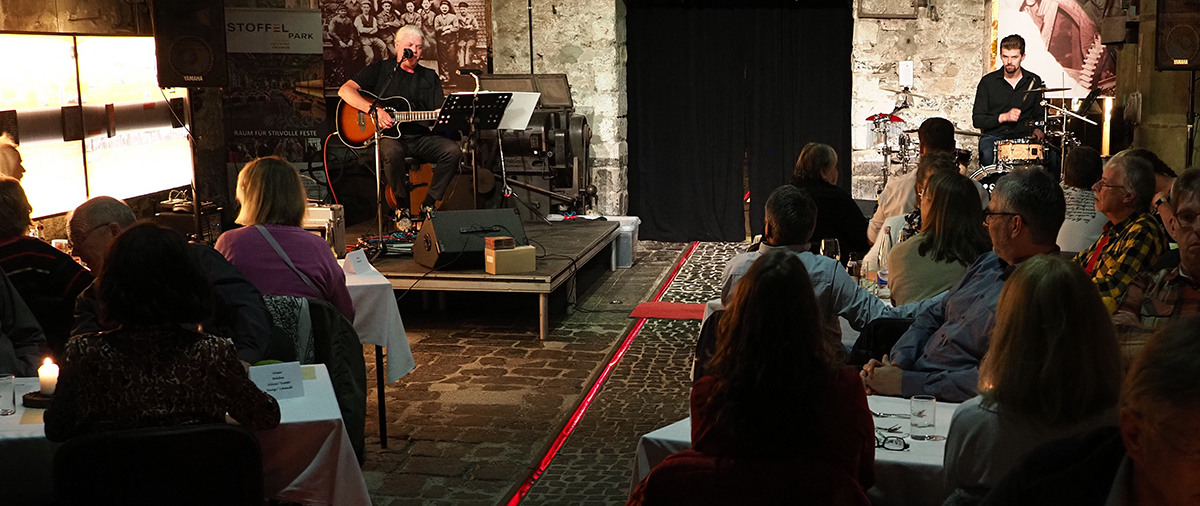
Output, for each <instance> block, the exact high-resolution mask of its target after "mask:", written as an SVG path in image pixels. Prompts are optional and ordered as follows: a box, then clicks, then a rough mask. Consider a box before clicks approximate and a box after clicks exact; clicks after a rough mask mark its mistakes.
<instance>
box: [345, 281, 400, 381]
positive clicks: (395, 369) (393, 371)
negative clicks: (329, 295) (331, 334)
mask: <svg viewBox="0 0 1200 506" xmlns="http://www.w3.org/2000/svg"><path fill="white" fill-rule="evenodd" d="M341 262H342V260H338V263H341ZM346 288H347V289H349V291H350V299H351V300H353V301H354V330H355V332H358V339H359V341H362V343H363V344H374V345H377V346H384V347H387V357H388V360H387V380H388V383H391V382H393V381H396V380H399V379H400V378H403V377H404V375H405V374H408V373H410V372H412V370H413V368H414V367H416V365H417V364H416V362H415V361H413V356H412V350H411V349H410V348H409V347H408V334H406V333H405V332H404V322H402V321H400V308H399V307H397V306H396V295H395V293H393V292H392V282H391V281H388V280H387V278H385V277H383V274H381V273H380V272H379V271H377V270H375V268H374V267H372V268H371V271H370V272H366V273H357V274H350V273H346Z"/></svg>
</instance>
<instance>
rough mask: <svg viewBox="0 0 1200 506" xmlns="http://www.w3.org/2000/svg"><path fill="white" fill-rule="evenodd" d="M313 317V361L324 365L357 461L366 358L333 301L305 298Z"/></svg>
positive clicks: (360, 453) (362, 453)
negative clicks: (331, 302) (314, 359)
mask: <svg viewBox="0 0 1200 506" xmlns="http://www.w3.org/2000/svg"><path fill="white" fill-rule="evenodd" d="M308 310H309V315H310V317H311V319H312V347H313V350H314V353H315V358H316V362H317V363H318V364H325V367H326V368H327V369H328V370H329V380H330V381H331V382H333V393H334V395H335V396H337V401H338V407H339V408H341V411H342V422H343V423H345V424H346V434H347V435H348V436H350V445H351V446H353V447H354V454H355V455H356V456H357V457H358V463H359V464H362V463H363V461H364V459H365V458H366V453H365V452H366V443H365V441H366V424H367V359H366V357H364V356H363V345H362V341H359V339H358V333H357V332H355V331H354V325H353V324H351V323H350V320H347V319H346V317H345V316H343V315H342V312H341V311H338V309H337V308H335V307H333V305H332V304H330V303H328V302H326V301H323V300H320V299H308Z"/></svg>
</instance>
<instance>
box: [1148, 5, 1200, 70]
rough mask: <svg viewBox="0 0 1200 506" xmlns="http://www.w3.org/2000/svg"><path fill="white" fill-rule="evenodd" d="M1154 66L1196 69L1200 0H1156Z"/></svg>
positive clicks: (1199, 46)
mask: <svg viewBox="0 0 1200 506" xmlns="http://www.w3.org/2000/svg"><path fill="white" fill-rule="evenodd" d="M1157 8H1158V24H1157V26H1156V27H1155V29H1154V31H1155V35H1154V68H1156V69H1158V70H1200V0H1158V7H1157Z"/></svg>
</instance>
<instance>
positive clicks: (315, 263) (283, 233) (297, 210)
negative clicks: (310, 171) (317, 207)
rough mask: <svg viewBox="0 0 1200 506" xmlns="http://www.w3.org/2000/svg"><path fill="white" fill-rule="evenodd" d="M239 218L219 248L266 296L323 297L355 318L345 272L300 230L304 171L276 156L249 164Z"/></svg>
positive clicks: (240, 189) (240, 188) (242, 177)
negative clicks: (302, 175) (238, 225)
mask: <svg viewBox="0 0 1200 506" xmlns="http://www.w3.org/2000/svg"><path fill="white" fill-rule="evenodd" d="M237 199H238V202H240V203H241V204H242V210H241V212H239V213H238V217H237V219H236V220H235V221H236V222H237V223H239V224H241V225H244V227H243V228H240V229H236V230H229V231H227V232H225V233H223V234H221V237H219V238H217V244H216V248H217V251H220V252H221V254H222V255H225V258H226V259H228V260H229V263H231V264H233V265H234V267H237V268H238V270H240V271H242V272H243V273H245V274H246V277H247V278H249V279H250V281H251V282H253V283H254V285H255V286H257V287H258V290H259V291H260V292H262V293H263V295H287V296H291V297H300V298H309V299H321V300H324V301H327V302H329V303H330V304H332V305H333V306H334V307H336V308H337V309H338V311H340V312H341V313H342V316H345V317H346V319H347V320H349V321H351V322H353V321H354V303H353V302H351V301H350V292H349V291H348V290H347V289H346V273H345V272H344V271H342V268H341V267H340V266H339V265H338V263H337V258H336V257H335V256H334V255H333V252H332V251H331V250H330V249H329V244H328V243H326V242H325V240H324V239H321V238H320V237H317V236H316V235H313V234H311V233H309V232H308V231H306V230H304V229H303V228H301V224H302V223H303V221H304V213H305V211H306V209H307V197H306V193H305V191H304V185H303V183H301V182H300V174H299V173H298V172H296V169H295V168H293V167H292V164H290V163H288V161H287V160H284V159H283V158H279V157H276V156H271V157H266V158H258V159H255V160H251V161H250V163H247V164H246V166H245V168H243V169H242V172H241V174H239V175H238V181H237Z"/></svg>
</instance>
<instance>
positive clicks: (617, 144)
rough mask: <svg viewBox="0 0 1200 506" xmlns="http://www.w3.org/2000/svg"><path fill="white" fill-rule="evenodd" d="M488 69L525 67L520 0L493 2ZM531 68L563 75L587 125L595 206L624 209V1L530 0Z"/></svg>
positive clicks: (525, 19) (525, 12)
mask: <svg viewBox="0 0 1200 506" xmlns="http://www.w3.org/2000/svg"><path fill="white" fill-rule="evenodd" d="M492 30H493V39H492V40H493V41H494V42H493V43H494V47H493V60H492V61H493V70H494V72H495V73H497V74H525V73H529V71H530V65H529V8H528V3H527V2H524V1H493V2H492ZM533 50H534V57H533V58H534V61H533V68H534V72H536V73H539V74H566V75H567V80H568V82H570V84H571V97H572V99H573V100H574V103H575V112H576V113H577V114H582V115H584V116H585V117H587V120H588V124H589V125H590V126H591V128H592V132H593V134H592V144H591V150H592V156H591V160H590V169H591V173H592V183H593V184H595V185H596V187H597V188H598V190H599V197H598V199H597V204H596V210H597V211H599V212H600V213H602V214H608V215H619V214H623V213H624V212H625V210H626V209H627V207H628V204H627V200H628V197H629V192H628V189H627V187H628V180H629V179H628V177H627V175H626V167H627V165H628V157H629V150H628V147H627V144H626V141H625V136H626V118H625V116H626V111H627V109H628V105H627V101H626V94H625V90H626V86H625V74H626V72H625V61H626V55H625V5H624V2H623V1H622V0H571V1H564V0H557V1H555V0H534V1H533Z"/></svg>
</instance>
